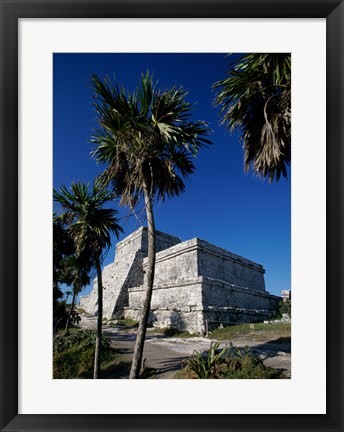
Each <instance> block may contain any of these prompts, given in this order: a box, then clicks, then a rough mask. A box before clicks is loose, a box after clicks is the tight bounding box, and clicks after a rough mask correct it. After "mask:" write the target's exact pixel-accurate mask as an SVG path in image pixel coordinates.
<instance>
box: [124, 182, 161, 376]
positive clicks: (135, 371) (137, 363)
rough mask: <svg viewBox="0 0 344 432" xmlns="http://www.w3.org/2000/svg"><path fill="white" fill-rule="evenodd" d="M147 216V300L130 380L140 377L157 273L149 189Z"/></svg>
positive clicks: (146, 191)
mask: <svg viewBox="0 0 344 432" xmlns="http://www.w3.org/2000/svg"><path fill="white" fill-rule="evenodd" d="M144 196H145V205H146V214H147V222H148V268H147V287H146V298H145V300H144V303H143V311H142V316H141V320H140V324H139V328H138V331H137V337H136V344H135V350H134V356H133V362H132V364H131V370H130V375H129V379H137V378H138V377H139V373H140V368H141V363H142V354H143V347H144V343H145V337H146V329H147V322H148V317H149V312H150V304H151V298H152V292H153V283H154V272H155V253H156V248H155V224H154V215H153V206H152V199H151V197H150V195H149V193H148V190H147V188H144Z"/></svg>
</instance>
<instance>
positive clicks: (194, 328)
mask: <svg viewBox="0 0 344 432" xmlns="http://www.w3.org/2000/svg"><path fill="white" fill-rule="evenodd" d="M144 295H145V290H144V287H138V288H131V289H129V305H130V308H126V309H125V316H126V317H127V318H132V319H135V320H139V319H140V316H141V315H140V314H141V310H142V307H143V300H144ZM203 321H204V320H203V303H202V283H201V281H200V279H199V278H195V279H194V280H190V281H188V282H185V283H183V284H181V283H175V284H171V285H161V286H159V287H156V288H154V290H153V295H152V302H151V313H150V316H149V322H150V323H152V324H153V325H154V326H156V327H160V328H164V327H167V328H170V327H173V328H178V329H179V330H182V331H184V330H187V331H189V332H191V333H198V332H200V327H202V326H204V322H203Z"/></svg>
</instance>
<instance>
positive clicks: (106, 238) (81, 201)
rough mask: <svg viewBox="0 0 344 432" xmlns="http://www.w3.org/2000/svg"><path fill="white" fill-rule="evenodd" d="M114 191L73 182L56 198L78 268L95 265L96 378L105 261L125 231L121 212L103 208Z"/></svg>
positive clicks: (111, 197)
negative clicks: (96, 289) (96, 288)
mask: <svg viewBox="0 0 344 432" xmlns="http://www.w3.org/2000/svg"><path fill="white" fill-rule="evenodd" d="M113 198H114V197H113V194H112V193H110V192H108V191H107V190H105V189H104V188H100V187H99V185H97V184H96V183H94V184H93V187H92V189H91V191H90V190H89V186H88V185H87V184H84V183H80V182H76V183H72V184H71V186H70V188H69V189H68V188H67V187H66V186H61V187H60V188H59V190H54V200H55V202H56V203H58V204H60V206H61V207H62V211H63V212H62V213H61V214H60V216H59V217H60V218H61V220H63V221H65V222H66V223H67V224H68V226H69V232H70V235H71V236H72V238H73V240H74V244H75V248H76V259H77V260H78V269H79V271H80V272H81V274H82V273H83V272H89V271H90V269H92V268H95V269H96V272H97V283H98V317H97V334H96V346H95V357H94V375H93V377H94V378H98V377H99V371H100V349H101V348H100V347H101V338H102V319H103V284H102V271H101V263H102V260H103V258H104V256H105V253H106V252H107V251H108V248H109V247H110V245H111V236H110V234H111V233H114V234H115V235H116V236H117V237H118V236H119V233H120V232H122V231H123V230H122V228H121V227H120V226H119V225H118V223H117V222H118V220H117V218H116V215H117V211H116V210H114V209H109V208H103V206H104V204H106V203H107V202H108V201H111V200H113Z"/></svg>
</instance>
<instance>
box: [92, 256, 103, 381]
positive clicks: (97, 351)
mask: <svg viewBox="0 0 344 432" xmlns="http://www.w3.org/2000/svg"><path fill="white" fill-rule="evenodd" d="M96 268H97V284H98V318H97V334H96V349H95V353H94V372H93V378H94V379H98V378H99V371H100V347H101V343H102V333H103V281H102V269H101V266H100V261H99V258H97V261H96Z"/></svg>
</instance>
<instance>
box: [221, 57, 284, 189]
mask: <svg viewBox="0 0 344 432" xmlns="http://www.w3.org/2000/svg"><path fill="white" fill-rule="evenodd" d="M213 87H214V88H215V89H217V90H218V92H217V95H216V98H215V103H216V104H217V105H219V106H220V107H221V114H222V115H223V117H222V124H224V125H226V126H227V127H228V128H229V129H230V130H231V131H232V130H234V129H236V128H239V129H240V130H241V139H242V141H243V147H244V164H245V170H246V171H247V170H248V169H249V167H250V166H252V168H253V169H254V171H255V172H256V173H257V174H258V175H261V176H263V177H268V178H269V181H270V182H271V181H273V180H274V178H275V179H276V181H278V180H279V179H280V176H281V174H282V175H283V176H284V177H287V169H286V167H287V166H288V165H289V164H290V158H291V57H290V54H248V55H244V56H242V57H240V58H239V59H238V60H236V61H234V63H232V64H231V67H230V70H229V72H228V77H227V78H225V79H223V80H221V81H218V82H216V83H215V84H214V86H213Z"/></svg>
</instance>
